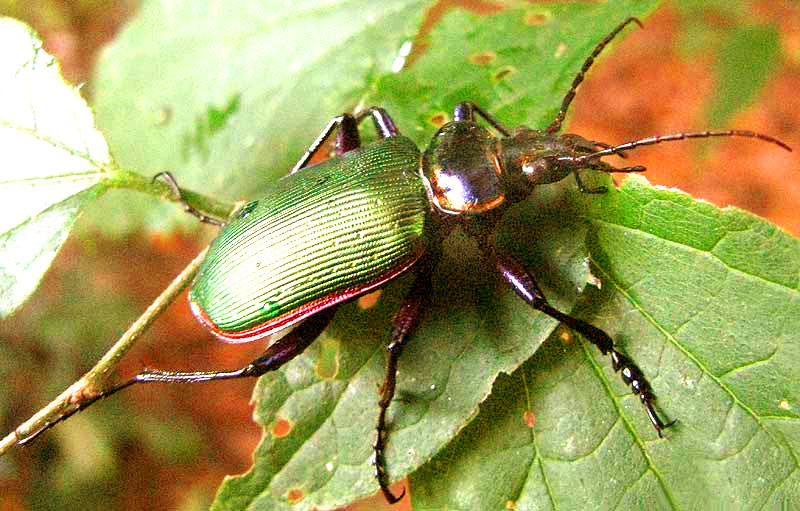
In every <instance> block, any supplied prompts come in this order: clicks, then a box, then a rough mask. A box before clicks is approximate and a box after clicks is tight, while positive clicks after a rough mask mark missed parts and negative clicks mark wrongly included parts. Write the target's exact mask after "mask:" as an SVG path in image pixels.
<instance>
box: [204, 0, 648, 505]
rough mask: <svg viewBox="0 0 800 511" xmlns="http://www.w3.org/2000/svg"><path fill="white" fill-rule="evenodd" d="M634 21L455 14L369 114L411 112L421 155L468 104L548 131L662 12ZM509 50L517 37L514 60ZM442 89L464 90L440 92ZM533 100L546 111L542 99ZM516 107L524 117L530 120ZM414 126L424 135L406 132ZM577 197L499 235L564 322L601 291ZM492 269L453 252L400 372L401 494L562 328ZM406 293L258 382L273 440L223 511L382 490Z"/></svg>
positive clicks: (262, 419)
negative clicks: (394, 339) (383, 440)
mask: <svg viewBox="0 0 800 511" xmlns="http://www.w3.org/2000/svg"><path fill="white" fill-rule="evenodd" d="M623 5H624V6H621V4H616V5H614V6H608V7H598V6H586V5H568V6H546V7H541V6H536V7H530V8H527V9H516V10H509V11H506V12H503V13H501V14H498V15H495V16H491V17H487V18H480V17H476V16H473V15H469V14H466V13H464V12H461V11H454V12H452V13H450V14H449V15H448V16H447V17H446V18H445V19H444V20H443V22H442V24H441V25H440V26H439V27H437V29H436V30H435V31H434V33H433V34H432V35H431V47H430V50H429V52H428V53H426V54H425V55H424V56H423V57H422V58H421V59H420V60H419V61H418V62H417V63H416V64H415V65H414V66H412V67H411V68H410V69H408V70H407V71H405V72H404V73H401V74H397V75H391V76H385V77H383V78H382V79H380V80H379V81H378V87H377V89H376V90H377V91H378V92H377V96H376V97H375V98H372V99H370V101H369V103H370V104H380V105H385V106H386V108H387V110H388V111H389V112H391V114H392V115H393V116H395V112H398V114H397V115H396V116H395V117H396V119H395V120H397V122H398V125H399V126H400V128H401V129H402V130H403V132H404V133H408V134H409V135H411V136H412V137H414V136H419V137H421V139H423V140H424V139H425V137H428V138H429V137H430V136H431V133H432V132H433V131H434V128H433V126H431V125H430V124H429V123H427V121H426V119H428V118H429V116H430V115H431V113H432V112H434V113H435V112H437V111H438V109H439V107H438V106H436V105H442V106H441V108H445V105H446V108H447V109H448V111H449V110H450V109H452V107H453V106H454V105H455V104H456V103H457V102H458V101H462V100H466V99H475V98H474V97H470V96H469V95H467V94H471V93H477V91H483V92H482V94H481V95H480V97H478V98H477V101H483V100H485V101H486V102H485V103H482V104H483V105H485V106H486V107H487V109H488V110H489V111H492V112H494V111H495V110H496V109H499V110H500V111H501V112H505V113H507V114H508V117H509V119H510V120H509V122H510V123H514V122H521V119H522V118H523V117H525V116H532V121H531V123H532V124H534V125H540V126H544V125H546V124H547V123H548V122H549V120H550V119H552V117H553V116H554V115H555V112H556V111H557V110H558V106H559V105H560V102H561V98H562V97H563V95H564V93H565V91H566V90H567V89H568V87H569V84H570V82H571V81H572V78H573V77H574V75H575V73H576V72H577V69H579V68H580V66H581V64H582V63H583V60H584V59H585V58H586V56H587V55H588V54H589V53H590V52H591V49H592V48H593V47H594V45H595V44H596V43H597V42H598V41H599V40H600V39H602V38H603V37H604V36H605V35H606V34H607V33H608V32H610V31H611V29H612V28H613V27H614V26H615V25H617V24H618V23H619V22H620V21H621V19H620V18H619V15H618V13H619V10H620V9H622V10H623V11H624V12H625V13H626V14H631V15H633V14H636V15H644V14H646V13H647V12H648V11H649V9H650V8H651V6H650V4H643V3H637V4H636V6H635V7H634V6H632V5H630V4H623ZM526 20H537V23H538V21H539V20H541V21H542V23H543V24H541V25H539V24H537V23H534V24H530V23H526ZM573 22H574V23H575V25H573V24H572V23H573ZM578 26H580V27H584V29H583V30H578V29H577V28H576V27H578ZM587 26H591V27H592V30H586V29H585V27H587ZM498 34H504V35H503V36H502V37H503V38H504V39H503V40H504V42H503V43H502V44H500V43H498V37H499V36H498ZM481 38H483V42H481ZM565 41H569V44H567V43H566V42H565ZM470 45H472V46H474V48H473V51H478V50H480V51H486V50H487V48H488V49H496V52H497V53H498V54H499V55H500V54H502V55H506V54H508V55H510V57H509V58H508V59H505V58H499V59H498V63H497V66H498V68H497V69H503V68H506V67H507V66H512V65H513V66H515V67H516V68H517V69H520V70H521V71H520V72H519V75H520V81H519V83H515V85H514V86H521V87H523V90H522V91H520V92H519V93H515V94H510V93H508V92H507V90H506V88H507V87H508V85H507V84H506V83H502V82H498V81H497V80H495V79H494V77H496V76H497V72H496V71H497V69H495V68H488V69H483V68H478V69H477V71H476V66H475V65H474V64H472V62H471V60H470V59H469V58H468V55H470V54H471V53H470V52H465V53H464V57H463V58H453V57H449V58H446V57H444V56H443V53H446V52H448V51H449V52H455V53H456V54H457V55H458V54H459V53H458V52H460V51H461V50H460V48H461V47H463V46H466V47H470ZM545 48H546V49H547V50H545ZM531 55H536V56H537V57H538V56H540V55H548V56H550V57H549V58H541V59H539V58H535V59H534V58H531ZM531 61H534V62H537V61H540V62H541V65H540V66H535V65H534V64H531ZM442 66H445V67H444V68H442ZM437 75H438V77H439V79H438V83H435V81H434V80H433V78H434V77H436V76H437ZM442 76H452V77H454V79H452V80H448V81H446V83H441V82H442V80H441V77H442ZM514 76H516V74H514ZM530 76H535V77H536V80H530V78H529V77H530ZM426 77H429V78H426ZM466 77H469V78H466ZM531 81H532V82H534V83H532V84H531V83H528V82H531ZM415 84H417V85H418V86H416V87H415ZM537 86H541V87H542V88H543V89H544V91H541V90H538V88H537ZM437 87H438V89H437ZM451 87H454V88H455V90H457V91H461V92H453V91H452V90H451ZM534 89H536V90H537V91H538V92H537V94H538V95H537V96H535V97H536V98H539V101H541V102H542V103H543V105H539V104H534V102H533V101H530V100H529V99H528V97H527V96H528V94H529V93H531V94H533V92H532V91H533V90H534ZM415 98H417V99H418V100H419V101H418V102H417V100H416V99H415ZM515 104H522V105H523V107H521V112H516V110H515V109H514V108H513V105H515ZM431 105H433V106H431ZM415 106H418V108H417V109H415V108H414V107H415ZM526 108H529V109H530V110H531V112H526V111H525V109H526ZM514 112H516V114H515V113H514ZM532 112H535V113H532ZM409 116H413V117H412V119H415V120H416V122H413V121H412V122H407V121H404V120H403V119H405V118H408V117H409ZM501 118H502V119H503V120H504V121H506V118H505V117H501ZM415 125H416V126H418V129H417V131H414V130H413V126H415ZM406 126H411V128H409V129H405V127H406ZM423 128H424V131H426V132H427V133H426V134H425V135H423V134H421V132H422V131H423ZM573 186H574V185H573V184H572V182H570V181H567V182H565V183H561V184H558V185H554V186H550V187H540V188H539V189H537V190H536V193H535V194H534V197H532V198H531V200H530V201H528V202H527V203H525V204H523V205H521V207H519V208H516V209H514V210H512V211H511V212H509V214H507V216H506V218H505V219H504V229H503V231H502V232H501V233H499V237H500V240H501V243H503V244H505V245H507V246H508V247H509V249H510V250H511V251H512V252H513V253H515V254H517V255H518V256H519V257H520V258H521V259H522V260H523V261H524V262H525V263H526V264H527V265H528V266H529V267H531V268H538V269H540V270H544V269H546V271H541V272H537V273H538V274H540V276H541V280H540V284H541V285H542V286H543V287H544V289H545V291H546V292H547V293H548V296H549V297H550V299H551V301H552V302H553V303H554V304H555V305H556V306H558V307H560V308H561V309H563V310H570V309H571V308H572V305H573V304H574V303H575V299H576V296H577V293H579V292H581V291H582V290H583V288H584V286H585V285H586V283H587V281H588V280H590V279H591V276H590V275H589V273H588V270H587V261H586V257H587V254H588V251H587V248H586V245H585V238H586V229H587V226H588V224H587V222H586V220H585V219H583V218H582V215H581V214H580V213H579V209H580V208H582V207H585V204H584V202H583V201H584V200H585V198H583V197H580V196H579V195H576V194H571V195H565V190H566V189H571V188H572V187H573ZM531 226H535V228H531ZM480 267H481V262H480V259H479V257H478V254H477V249H476V247H475V246H473V245H472V244H471V242H469V241H467V239H466V238H465V237H464V236H463V235H461V236H460V235H458V234H456V235H454V236H453V237H451V238H450V239H449V240H448V243H447V246H446V247H445V256H444V259H443V261H441V263H440V264H439V265H438V269H437V272H436V274H435V276H434V287H433V290H432V295H433V297H434V299H433V300H432V303H431V304H430V307H428V308H427V312H426V314H425V319H424V320H423V322H422V324H421V325H420V327H419V328H418V330H417V331H416V334H415V335H414V338H413V340H412V341H411V342H410V344H409V345H408V347H407V348H406V349H405V350H404V353H403V357H402V359H401V361H400V372H399V376H398V385H399V387H398V398H397V399H396V400H395V402H394V403H393V404H392V407H391V408H390V421H391V432H390V437H389V438H390V439H389V445H388V449H387V459H388V470H389V473H390V474H391V476H392V478H401V477H403V476H405V475H406V474H409V473H411V472H413V471H414V470H416V469H418V468H419V467H421V466H424V464H425V463H426V462H427V461H428V460H430V459H431V457H432V456H433V455H434V454H435V453H436V452H437V451H438V450H440V449H441V448H442V447H444V446H445V445H446V444H447V443H448V442H449V441H450V440H451V439H452V438H453V437H454V436H455V435H456V434H457V433H458V431H459V430H461V429H462V428H463V427H464V426H465V425H466V424H467V423H468V422H469V421H470V420H471V419H472V418H474V416H475V414H476V413H477V409H478V404H479V403H480V402H481V401H483V400H484V399H485V398H486V397H487V396H488V395H489V392H490V391H491V386H492V383H493V381H494V379H495V378H496V376H497V375H498V374H499V373H501V372H505V373H510V372H512V371H513V370H514V369H515V368H516V367H518V366H519V365H520V364H521V363H522V362H523V361H525V360H526V359H527V358H528V357H530V355H531V354H533V353H534V352H535V351H536V349H537V347H538V346H539V344H540V343H541V342H542V341H543V340H544V339H545V338H546V337H547V336H548V335H549V334H550V332H552V330H553V329H554V328H555V326H556V322H555V321H553V320H551V319H550V318H548V317H546V316H544V315H542V314H537V313H535V312H533V311H532V310H530V308H529V307H527V306H526V305H525V304H524V303H522V302H521V301H520V300H519V299H518V298H517V297H516V296H515V295H514V294H513V293H511V292H509V291H508V290H507V289H506V288H505V287H503V286H499V287H498V286H496V282H495V280H494V277H493V276H492V275H491V273H488V272H486V273H484V272H476V271H475V268H480ZM407 285H408V283H407V282H406V281H405V280H403V281H401V282H395V283H393V284H391V285H389V286H388V287H387V288H386V290H385V292H384V294H383V295H382V296H381V299H380V303H379V305H378V306H377V307H375V308H373V309H368V310H363V311H362V310H360V309H359V307H358V306H357V304H348V305H346V306H345V307H343V308H341V309H340V310H339V311H338V313H337V316H336V319H335V321H334V324H333V325H332V326H331V327H330V328H329V329H328V330H327V331H326V332H325V334H323V337H322V338H321V339H320V341H318V342H316V343H314V344H313V345H312V346H311V347H310V348H309V349H308V350H307V351H306V352H305V353H304V354H303V356H302V357H298V359H296V360H294V361H292V362H291V363H289V364H287V366H286V367H285V368H284V369H283V370H281V371H278V372H277V373H275V374H269V375H266V376H264V377H263V378H262V379H261V380H260V381H259V385H258V387H257V388H256V391H255V401H256V407H257V410H256V420H257V421H258V422H259V423H260V424H263V425H264V427H265V437H264V440H263V442H262V444H261V445H260V446H259V448H258V449H257V451H256V453H255V455H254V462H255V465H254V467H253V469H252V470H251V471H250V472H248V473H247V474H245V475H243V476H241V477H237V478H231V479H229V480H228V481H226V483H225V484H224V485H223V487H222V488H221V489H220V492H219V494H218V496H217V500H216V502H215V506H214V509H219V510H222V509H225V510H233V509H311V508H314V507H315V506H316V507H319V508H326V507H334V506H340V505H343V504H345V503H348V502H351V501H353V500H355V499H357V498H359V497H362V496H365V495H369V494H372V493H374V492H375V491H376V490H377V485H376V482H375V479H374V476H373V467H372V465H371V457H372V442H373V440H374V436H375V432H374V427H375V420H376V416H377V405H376V402H377V398H378V396H377V392H376V389H377V386H378V385H379V384H380V382H382V381H383V373H384V371H385V369H384V366H385V345H386V343H387V342H388V333H389V331H390V328H391V317H392V315H393V313H394V312H395V311H396V310H397V308H398V307H399V304H400V303H401V300H402V296H403V292H404V291H405V290H407ZM332 361H335V362H332ZM332 367H333V368H332ZM639 411H640V410H639ZM640 412H641V411H640ZM413 491H414V490H413V488H412V492H413ZM412 494H413V493H412ZM415 505H416V502H415Z"/></svg>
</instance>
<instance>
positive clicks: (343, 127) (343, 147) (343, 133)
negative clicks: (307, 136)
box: [289, 106, 400, 175]
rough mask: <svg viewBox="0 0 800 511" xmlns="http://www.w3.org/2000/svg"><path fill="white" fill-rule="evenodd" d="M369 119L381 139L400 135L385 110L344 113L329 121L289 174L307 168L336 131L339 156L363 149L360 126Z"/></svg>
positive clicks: (377, 108)
mask: <svg viewBox="0 0 800 511" xmlns="http://www.w3.org/2000/svg"><path fill="white" fill-rule="evenodd" d="M367 117H371V118H372V123H373V124H374V125H375V131H376V132H377V133H378V135H379V136H380V137H381V138H389V137H393V136H396V135H398V134H399V133H400V132H399V131H398V130H397V128H396V127H395V125H394V121H393V120H392V118H391V117H390V116H389V114H388V113H386V110H384V109H383V108H380V107H376V106H373V107H370V108H368V109H366V110H364V111H363V112H360V113H359V114H358V115H356V116H354V115H352V114H348V113H344V114H342V115H339V116H337V117H334V118H333V119H331V120H330V121H328V124H327V125H326V126H325V128H324V129H323V130H322V133H320V134H319V136H318V137H317V139H316V140H314V142H313V143H312V144H311V145H310V146H309V148H308V149H306V152H305V153H303V156H301V157H300V160H298V162H297V163H295V164H294V167H292V170H290V171H289V174H290V175H291V174H294V173H295V172H297V171H299V170H301V169H303V168H305V167H307V166H308V162H309V161H311V159H312V158H313V157H314V155H316V154H317V153H318V152H319V151H320V149H321V148H322V147H324V146H325V142H327V141H328V139H329V138H330V136H331V134H332V133H333V132H334V131H336V145H335V152H336V154H337V155H342V154H344V153H346V152H348V151H352V150H353V149H357V148H359V147H361V137H360V136H359V134H358V126H359V125H360V124H361V122H362V121H363V120H364V119H366V118H367Z"/></svg>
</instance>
